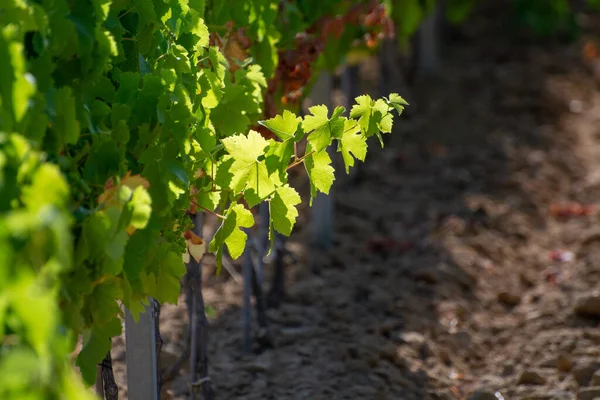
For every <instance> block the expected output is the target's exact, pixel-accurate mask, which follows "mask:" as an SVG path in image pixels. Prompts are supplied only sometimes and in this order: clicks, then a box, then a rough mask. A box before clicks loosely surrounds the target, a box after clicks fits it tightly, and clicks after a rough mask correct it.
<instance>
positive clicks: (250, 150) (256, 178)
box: [215, 130, 275, 207]
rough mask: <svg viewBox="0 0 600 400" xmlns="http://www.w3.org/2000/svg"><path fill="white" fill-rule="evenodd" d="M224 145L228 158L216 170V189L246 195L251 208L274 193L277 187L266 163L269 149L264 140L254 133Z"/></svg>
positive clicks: (224, 142) (234, 138) (231, 140)
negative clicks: (217, 187) (224, 189)
mask: <svg viewBox="0 0 600 400" xmlns="http://www.w3.org/2000/svg"><path fill="white" fill-rule="evenodd" d="M222 143H223V146H224V147H225V150H227V152H228V153H229V154H228V155H226V156H225V157H223V162H222V163H221V164H219V166H218V167H217V175H216V178H215V183H217V185H219V186H221V187H223V188H227V187H229V188H231V189H232V190H233V191H234V193H240V192H242V191H243V192H244V197H245V198H246V201H247V202H248V206H249V207H253V206H254V205H256V204H258V203H259V202H260V201H261V200H264V199H266V198H267V197H268V196H269V195H270V194H271V193H273V191H274V190H275V185H274V184H273V181H272V180H271V178H270V174H269V171H268V170H267V166H266V164H265V160H264V155H265V149H266V148H267V146H268V142H267V140H266V139H265V138H263V137H262V136H261V135H260V134H259V133H258V132H256V131H253V130H251V131H250V133H248V136H244V135H235V136H230V137H228V138H225V139H222Z"/></svg>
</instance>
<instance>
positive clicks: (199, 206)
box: [190, 200, 225, 219]
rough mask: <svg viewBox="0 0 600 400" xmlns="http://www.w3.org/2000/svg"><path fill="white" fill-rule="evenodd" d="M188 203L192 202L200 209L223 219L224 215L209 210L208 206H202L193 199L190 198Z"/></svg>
mask: <svg viewBox="0 0 600 400" xmlns="http://www.w3.org/2000/svg"><path fill="white" fill-rule="evenodd" d="M190 203H192V204H193V205H195V206H196V207H198V208H201V209H202V210H204V211H206V212H207V213H209V214H212V215H214V216H215V217H218V218H221V219H225V216H224V215H221V214H217V213H216V212H214V211H211V210H209V209H208V208H206V207H204V206H203V205H200V204H198V203H196V202H195V201H194V200H190Z"/></svg>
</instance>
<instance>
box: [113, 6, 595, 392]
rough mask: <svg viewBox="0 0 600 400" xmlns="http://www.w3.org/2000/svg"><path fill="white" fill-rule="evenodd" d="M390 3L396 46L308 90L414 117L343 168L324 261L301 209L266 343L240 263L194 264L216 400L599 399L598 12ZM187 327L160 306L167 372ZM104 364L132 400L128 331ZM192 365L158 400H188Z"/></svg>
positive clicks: (179, 309) (182, 311)
mask: <svg viewBox="0 0 600 400" xmlns="http://www.w3.org/2000/svg"><path fill="white" fill-rule="evenodd" d="M392 3H393V4H392V5H393V6H394V7H395V8H394V10H395V14H393V20H394V24H395V31H396V35H397V37H396V39H393V40H390V39H382V40H381V41H382V42H383V43H382V46H380V50H379V52H373V54H369V53H368V52H363V53H360V54H358V55H354V56H353V58H352V59H351V60H349V62H348V65H346V66H345V67H344V68H340V69H339V70H338V71H337V73H336V74H332V75H329V76H328V77H326V79H324V80H323V82H325V83H323V82H321V83H318V85H325V86H322V87H321V88H320V89H318V88H317V89H315V93H317V92H319V90H320V93H321V96H323V94H322V93H325V95H326V96H327V95H329V96H330V97H331V101H332V102H333V103H337V104H346V102H347V99H348V98H352V97H354V96H355V95H358V94H361V93H369V94H371V95H372V96H379V95H380V94H381V93H382V92H383V94H386V95H387V94H388V93H389V92H398V93H400V94H401V95H402V96H403V97H404V98H405V99H406V100H408V102H409V103H410V106H408V107H407V109H406V112H405V113H404V114H403V116H402V117H401V118H399V119H397V121H396V122H395V125H394V132H393V134H392V135H391V137H389V138H388V139H389V140H388V141H387V142H386V148H385V149H384V150H381V149H379V148H378V144H377V143H376V142H370V151H369V155H368V156H367V162H366V163H365V164H364V165H361V166H360V168H359V170H358V172H357V173H355V174H353V175H351V176H350V177H345V176H342V175H343V174H342V173H343V169H340V170H339V171H340V174H339V176H338V179H339V180H341V181H342V182H343V184H342V185H338V187H336V192H335V193H334V196H333V205H334V210H335V211H334V213H335V214H334V218H333V221H334V230H333V236H332V243H331V247H330V249H329V250H326V249H321V248H319V247H317V246H315V245H314V243H313V242H312V241H311V238H312V237H313V231H312V230H311V229H310V226H311V224H312V223H313V222H312V221H314V215H313V216H311V214H310V212H309V210H308V209H307V208H304V209H301V210H300V217H299V221H298V225H297V228H296V231H295V233H294V234H293V235H292V237H291V239H290V240H289V241H288V242H287V243H286V247H287V248H288V249H289V250H290V252H291V253H292V255H293V256H294V258H295V259H296V260H295V261H294V260H293V259H292V257H287V258H286V267H285V268H286V275H285V279H286V290H287V292H286V297H285V300H284V301H283V302H281V304H280V305H279V306H278V307H271V308H269V309H268V310H267V316H268V319H269V321H270V324H271V329H272V331H273V341H274V343H273V345H274V346H273V348H269V349H258V350H257V351H256V352H255V354H253V355H251V356H248V355H244V354H243V352H242V350H241V348H242V345H241V343H242V330H241V328H240V321H241V313H242V311H241V302H242V295H241V293H242V284H241V282H240V277H239V271H240V269H239V266H236V265H233V266H232V267H231V268H230V272H227V271H225V270H224V271H223V272H222V273H221V274H220V275H219V276H218V277H217V276H215V274H214V272H215V271H214V268H213V267H212V266H211V260H210V259H208V260H206V261H205V265H206V268H204V275H205V276H204V282H205V288H204V300H205V303H206V304H207V307H208V308H207V313H208V316H209V322H210V339H209V346H208V347H209V360H210V368H211V376H212V380H213V384H214V388H215V391H216V393H218V398H220V399H311V400H318V399H407V400H410V399H415V400H417V399H419V400H421V399H472V400H476V399H478V400H482V399H485V400H489V399H492V400H493V399H497V400H501V399H507V400H508V399H537V400H541V399H573V398H575V396H578V397H577V398H578V399H590V400H592V399H594V398H596V397H600V334H599V333H598V330H597V327H598V319H599V318H600V298H599V297H598V295H597V293H595V292H594V290H595V289H596V288H597V282H598V279H599V278H600V257H599V256H600V226H599V225H598V222H597V219H596V216H595V208H594V204H595V203H596V202H597V201H598V194H599V193H600V168H599V167H600V124H599V120H600V94H599V92H598V83H599V79H600V58H599V56H598V50H597V43H600V42H599V41H600V14H598V13H597V12H596V11H595V8H596V7H595V6H597V4H594V3H599V2H597V1H596V2H594V1H589V2H588V1H571V2H569V1H566V0H512V1H508V0H504V1H485V0H480V1H470V0H454V1H452V0H447V2H446V3H445V4H444V6H443V7H441V6H440V5H439V4H436V3H435V2H428V1H418V0H414V2H411V1H400V0H396V1H395V2H392ZM424 10H429V11H424ZM431 10H436V11H433V13H434V14H431V12H432V11H431ZM436 15H437V17H436ZM381 41H380V42H381ZM365 54H366V55H365ZM311 101H312V102H315V101H316V102H323V101H324V100H323V99H322V98H318V99H314V98H313V99H311ZM296 184H297V186H298V187H299V188H300V190H301V193H303V194H306V193H307V183H306V182H305V181H303V180H302V178H297V182H296ZM207 229H208V228H207ZM207 258H208V257H207ZM236 274H238V275H236ZM272 274H273V269H272V268H270V267H269V268H267V271H266V275H267V277H266V281H267V282H269V281H270V277H271V275H272ZM186 318H187V314H186V308H185V303H184V302H183V301H180V305H179V306H169V305H165V306H164V307H163V310H162V314H161V333H162V336H163V340H164V341H165V343H164V346H163V350H162V352H163V353H162V355H161V360H164V362H165V363H168V362H170V361H172V359H173V358H174V357H176V355H177V354H179V353H180V352H181V351H182V350H183V344H182V343H183V341H184V339H183V338H184V335H185V331H186V329H187V328H186V327H187V320H186ZM170 357H171V359H169V358H170ZM113 361H114V366H115V374H116V378H117V382H118V383H119V385H120V386H121V394H122V396H123V398H125V396H126V388H125V383H126V377H125V364H124V361H125V358H124V344H123V338H122V337H121V338H115V339H114V348H113ZM185 368H186V367H185V366H184V369H183V371H182V376H181V377H179V378H177V379H175V380H174V381H173V382H170V383H169V384H168V385H167V386H166V387H165V391H166V393H165V394H164V396H165V398H173V399H183V398H187V391H188V384H187V382H186V376H187V372H186V371H185Z"/></svg>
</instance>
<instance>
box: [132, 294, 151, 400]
mask: <svg viewBox="0 0 600 400" xmlns="http://www.w3.org/2000/svg"><path fill="white" fill-rule="evenodd" d="M153 302H154V300H152V299H151V300H150V305H149V306H146V310H145V311H144V312H143V313H141V314H140V318H139V321H138V322H135V320H134V319H133V316H132V315H131V313H130V312H129V310H127V309H126V310H125V349H126V350H125V352H126V362H127V394H128V396H127V397H128V398H129V400H158V399H159V371H158V362H157V360H158V354H157V351H156V350H157V343H156V334H155V332H156V324H157V321H156V320H155V318H156V317H157V315H156V312H155V311H154V309H153V307H152V303H153Z"/></svg>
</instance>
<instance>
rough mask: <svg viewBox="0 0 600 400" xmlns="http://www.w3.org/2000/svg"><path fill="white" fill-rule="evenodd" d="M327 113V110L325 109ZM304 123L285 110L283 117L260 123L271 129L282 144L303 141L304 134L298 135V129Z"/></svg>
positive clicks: (277, 116)
mask: <svg viewBox="0 0 600 400" xmlns="http://www.w3.org/2000/svg"><path fill="white" fill-rule="evenodd" d="M325 113H327V108H325ZM301 122H302V118H300V117H297V116H296V115H295V114H294V113H292V112H290V111H288V110H285V111H284V112H283V114H282V115H276V116H275V117H274V118H271V119H268V120H266V121H260V122H259V123H260V124H261V125H262V126H264V127H266V128H269V130H270V131H271V132H273V133H274V134H275V135H277V137H278V138H279V139H281V141H282V142H287V141H289V140H292V141H294V142H297V141H299V140H300V139H302V132H300V134H298V127H299V126H300V123H301Z"/></svg>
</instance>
